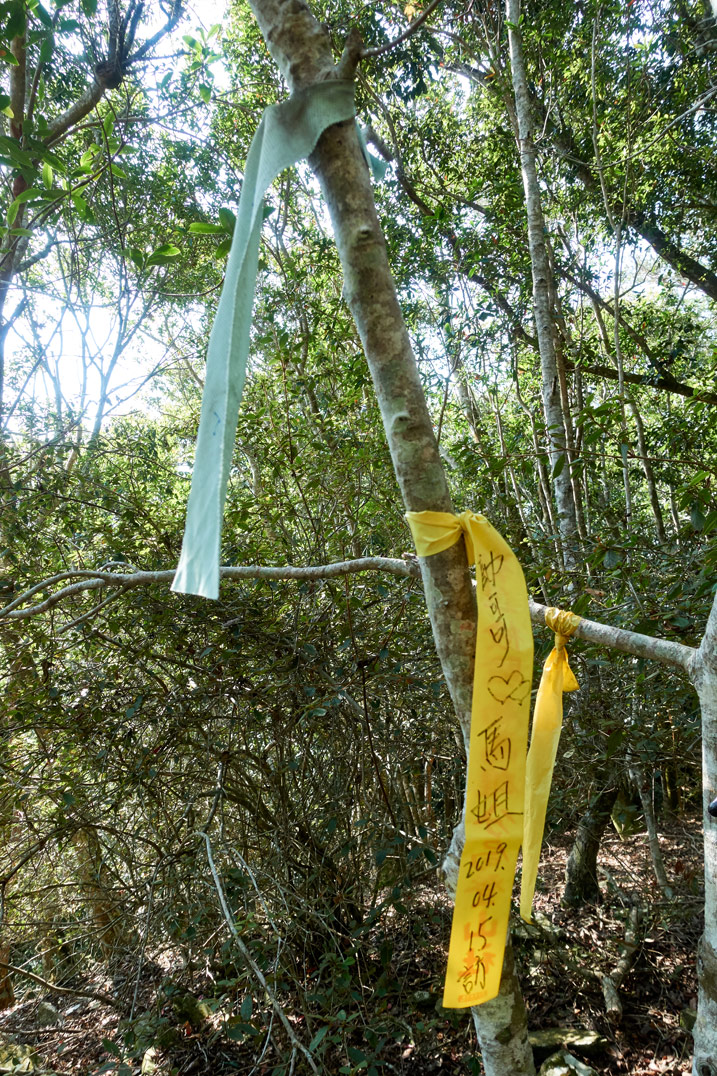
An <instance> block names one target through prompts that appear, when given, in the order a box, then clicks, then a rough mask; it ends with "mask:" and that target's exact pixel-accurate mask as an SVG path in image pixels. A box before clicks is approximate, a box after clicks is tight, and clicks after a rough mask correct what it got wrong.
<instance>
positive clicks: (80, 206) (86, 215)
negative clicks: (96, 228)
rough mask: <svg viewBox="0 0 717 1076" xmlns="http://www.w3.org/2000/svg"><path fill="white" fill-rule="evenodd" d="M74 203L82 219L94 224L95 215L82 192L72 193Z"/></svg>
mask: <svg viewBox="0 0 717 1076" xmlns="http://www.w3.org/2000/svg"><path fill="white" fill-rule="evenodd" d="M72 204H73V205H74V207H75V209H76V210H77V213H78V214H79V217H80V219H81V220H84V221H86V222H87V223H88V224H92V223H93V222H94V219H95V215H94V213H93V212H92V210H91V209H90V207H89V206H88V204H87V202H86V201H85V199H84V198H83V197H82V195H81V194H73V195H72Z"/></svg>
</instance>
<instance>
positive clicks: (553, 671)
mask: <svg viewBox="0 0 717 1076" xmlns="http://www.w3.org/2000/svg"><path fill="white" fill-rule="evenodd" d="M545 620H546V623H547V624H548V626H549V627H551V628H553V630H555V631H556V632H557V634H556V636H555V647H554V648H553V649H552V650H551V651H550V654H549V655H548V658H547V660H546V662H545V665H544V667H543V675H542V677H541V680H540V687H539V688H538V695H537V698H536V700H535V712H534V715H533V729H532V735H531V739H530V750H529V751H528V758H527V761H526V765H525V815H524V821H523V870H522V875H521V884H520V915H521V918H523V919H524V920H525V921H526V923H530V922H531V921H532V908H533V897H534V896H535V883H536V880H537V877H538V863H539V861H540V848H541V845H542V843H543V832H544V830H545V816H546V813H547V809H548V797H549V795H550V785H551V782H552V779H553V769H554V767H555V759H556V757H557V753H558V744H559V742H560V733H561V731H562V727H563V692H565V691H577V690H578V688H579V684H578V682H577V680H576V679H575V676H574V674H573V671H572V669H571V668H570V665H569V664H568V655H567V652H566V650H565V643H566V641H567V638H568V636H569V635H571V634H572V632H574V631H575V628H576V627H577V625H578V624H579V623H580V618H579V617H577V616H575V614H574V613H566V612H562V611H560V610H557V609H549V610H548V612H547V613H546V615H545Z"/></svg>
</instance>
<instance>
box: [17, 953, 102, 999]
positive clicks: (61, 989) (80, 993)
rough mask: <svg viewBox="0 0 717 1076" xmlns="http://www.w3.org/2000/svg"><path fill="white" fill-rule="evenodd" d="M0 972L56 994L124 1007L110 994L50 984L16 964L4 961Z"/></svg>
mask: <svg viewBox="0 0 717 1076" xmlns="http://www.w3.org/2000/svg"><path fill="white" fill-rule="evenodd" d="M0 971H9V972H10V973H11V974H12V975H22V976H24V978H26V979H31V980H32V982H33V983H37V984H38V985H39V986H44V987H45V989H46V990H53V991H54V992H55V993H56V994H70V995H71V996H72V997H76V998H92V999H93V1000H94V1001H103V1002H104V1003H105V1005H111V1006H112V1008H113V1009H121V1007H122V1006H121V1005H120V1004H119V1002H118V1001H115V999H114V998H111V997H110V996H109V994H99V993H94V992H93V991H92V990H71V989H70V987H69V986H55V984H54V983H49V982H48V981H47V979H42V978H40V976H39V975H35V973H34V972H32V971H25V969H24V968H18V967H16V966H15V965H14V964H6V963H5V961H4V960H0Z"/></svg>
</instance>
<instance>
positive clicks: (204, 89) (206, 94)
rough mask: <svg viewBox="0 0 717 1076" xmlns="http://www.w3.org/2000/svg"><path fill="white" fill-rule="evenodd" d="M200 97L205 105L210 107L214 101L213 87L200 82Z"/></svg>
mask: <svg viewBox="0 0 717 1076" xmlns="http://www.w3.org/2000/svg"><path fill="white" fill-rule="evenodd" d="M199 96H200V97H201V99H202V101H204V104H205V105H208V104H209V102H210V101H211V99H212V88H211V86H207V85H206V84H205V83H203V82H200V84H199Z"/></svg>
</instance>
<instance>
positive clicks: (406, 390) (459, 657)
mask: <svg viewBox="0 0 717 1076" xmlns="http://www.w3.org/2000/svg"><path fill="white" fill-rule="evenodd" d="M251 7H252V10H253V12H254V14H255V16H256V19H257V22H258V23H259V27H260V29H261V32H262V34H263V36H264V39H265V41H266V43H267V45H268V47H269V50H270V52H271V54H272V56H273V57H274V59H275V60H276V62H277V64H278V66H279V68H280V70H281V72H282V74H283V75H284V77H285V78H286V80H287V83H288V85H289V88H290V90H291V91H292V92H294V91H296V90H297V89H300V88H301V87H304V86H308V85H311V84H313V83H315V82H320V81H324V80H326V79H332V78H334V79H335V78H351V77H352V76H353V73H354V70H355V66H356V62H357V61H358V59H359V54H360V50H361V43H360V41H358V40H356V39H351V38H350V39H349V43H348V44H347V49H346V50H345V52H344V57H343V59H342V62H341V64H340V65H339V67H338V68H337V67H335V66H334V62H333V56H332V52H331V43H330V39H329V36H328V34H327V32H326V30H325V29H324V28H323V27H322V26H320V25H319V23H318V22H317V21H316V19H315V18H314V17H313V15H312V14H311V12H310V10H309V8H308V7H307V5H306V4H305V3H304V0H251ZM310 163H311V166H312V168H313V169H314V171H315V173H316V175H317V177H318V179H319V182H320V184H321V188H322V192H323V194H324V198H325V199H326V202H327V205H328V208H329V212H330V214H331V220H332V224H333V228H334V235H335V238H336V245H337V247H338V252H339V256H340V259H341V265H342V268H343V273H344V295H345V297H346V301H347V303H348V306H349V308H350V310H351V313H352V314H353V317H354V320H355V322H356V327H357V329H358V332H359V335H360V337H361V342H362V344H363V348H364V352H365V354H366V358H367V360H368V365H369V369H370V371H371V376H372V378H373V383H374V386H375V389H376V396H377V399H378V403H379V406H380V409H381V416H382V418H383V423H384V428H385V430H386V437H387V440H388V445H389V449H390V452H391V459H392V461H393V466H394V470H395V472H396V477H397V479H398V483H399V486H400V489H401V494H402V496H403V502H404V505H405V507H406V508H407V509H409V510H412V511H424V510H426V509H432V510H434V511H441V512H451V511H452V510H453V506H452V502H451V497H450V493H449V490H448V485H447V482H446V477H445V473H444V470H443V464H442V461H441V458H440V455H439V452H438V446H437V443H436V439H435V435H434V433H433V425H432V422H431V417H430V415H429V413H428V408H427V405H426V400H425V396H424V394H423V389H422V386H421V381H420V377H419V374H418V369H417V367H416V361H415V358H414V355H413V351H412V349H411V344H410V341H409V338H408V333H407V331H406V327H405V324H404V321H403V316H402V314H401V309H400V307H399V304H398V299H397V296H396V291H395V286H394V283H393V278H392V276H391V271H390V269H389V265H388V258H387V255H386V246H385V241H384V237H383V233H382V230H381V227H380V224H379V221H378V217H377V214H376V207H375V204H374V200H373V191H372V189H371V181H370V177H369V172H368V168H367V166H366V163H365V161H364V158H363V154H362V151H361V147H360V145H359V141H358V136H357V133H356V125H355V124H354V123H353V122H347V123H341V124H336V125H335V126H333V127H330V128H329V129H328V130H326V131H325V132H324V134H323V135H322V136H321V138H320V139H319V142H318V145H317V147H316V149H315V151H314V153H313V154H312V157H311V160H310ZM420 564H421V572H422V576H423V585H424V591H425V597H426V605H427V607H428V612H429V616H430V619H431V626H432V628H433V636H434V639H435V642H436V649H437V651H438V656H439V658H440V661H441V666H442V669H443V674H444V676H445V678H446V683H447V686H448V689H449V691H450V693H451V698H452V700H453V704H454V706H455V709H456V714H457V715H458V718H459V720H460V723H461V727H462V729H463V736H464V740H465V742H466V747H467V748H468V747H469V740H470V718H471V700H472V692H473V667H474V654H475V635H476V604H475V597H474V594H473V590H472V585H471V579H470V575H469V573H468V564H467V560H466V553H465V546H464V543H463V542H460V543H458V544H457V545H454V546H452V547H451V548H450V549H447V550H446V551H445V552H443V553H439V554H437V555H436V556H432V557H426V558H423V559H421V561H420ZM462 833H463V827H462V825H461V826H460V827H459V830H458V839H455V837H454V841H453V842H452V845H451V849H452V854H453V855H455V854H456V853H458V854H460V849H459V847H458V846H459V844H460V843H462V841H461V836H462ZM449 867H450V864H449ZM501 998H502V999H503V1001H502V1003H501V999H496V1001H495V1002H493V1003H491V1007H490V1008H489V1006H488V1005H482V1006H480V1007H479V1008H478V1009H475V1010H474V1020H475V1023H476V1028H477V1031H478V1037H479V1039H480V1042H481V1048H482V1050H483V1057H484V1064H485V1069H486V1073H487V1076H533V1073H534V1072H535V1067H534V1064H533V1055H532V1050H531V1048H530V1045H529V1043H528V1037H527V1033H526V1016H525V1006H524V1003H523V999H522V995H521V993H520V988H519V986H518V982H517V980H516V978H515V975H514V971H513V966H512V961H511V960H510V959H508V960H506V964H505V968H504V975H503V981H502V984H501Z"/></svg>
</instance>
